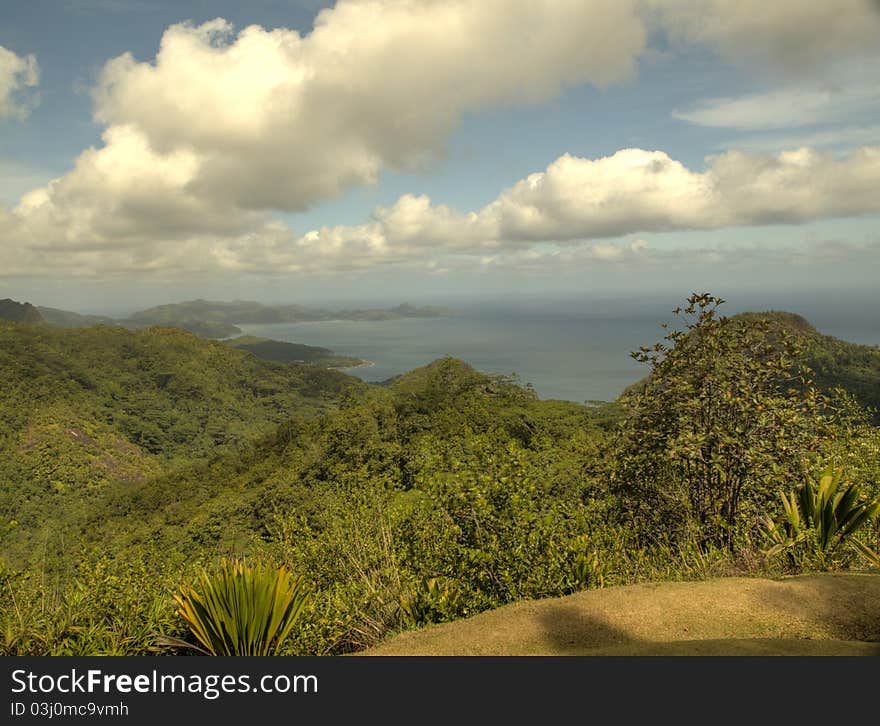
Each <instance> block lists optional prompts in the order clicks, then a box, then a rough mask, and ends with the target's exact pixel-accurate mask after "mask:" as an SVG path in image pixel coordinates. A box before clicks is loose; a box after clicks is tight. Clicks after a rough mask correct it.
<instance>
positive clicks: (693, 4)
mask: <svg viewBox="0 0 880 726" xmlns="http://www.w3.org/2000/svg"><path fill="white" fill-rule="evenodd" d="M645 8H648V9H649V10H650V11H651V12H652V13H653V15H654V17H655V18H656V19H658V22H660V23H661V24H663V25H662V27H665V28H666V30H667V33H668V34H670V35H671V36H672V37H673V38H674V39H676V40H678V41H681V42H683V43H687V44H694V43H698V44H704V45H706V46H707V47H709V48H711V49H713V50H714V51H716V52H718V53H720V54H722V55H723V56H725V57H729V58H732V59H742V58H746V57H747V58H749V59H750V61H754V62H756V63H758V64H760V63H763V62H768V63H772V64H774V66H775V67H778V68H782V69H787V70H790V71H794V72H797V73H804V72H810V73H813V74H814V75H815V74H817V73H818V75H820V76H821V75H822V73H827V72H829V71H828V69H833V68H835V67H837V66H836V65H835V64H839V63H842V62H843V61H844V60H845V59H847V58H849V59H852V58H856V57H858V58H861V59H863V58H866V57H870V56H871V55H872V54H876V53H877V49H878V46H877V43H876V37H878V34H877V32H876V31H877V29H878V22H880V20H878V16H877V14H876V12H875V11H874V10H872V6H871V5H870V3H869V2H868V0H840V2H838V3H833V4H832V3H811V2H804V1H803V0H778V1H777V2H775V3H768V2H766V0H736V1H734V0H701V2H697V0H664V2H660V1H659V0H529V1H528V2H516V3H512V2H510V1H509V0H481V2H471V1H470V0H342V1H341V2H339V3H338V4H337V6H336V7H334V8H332V9H328V10H324V11H322V12H321V13H320V14H319V15H318V17H317V20H316V23H315V27H314V29H313V31H312V32H311V33H309V34H307V35H301V34H300V33H298V32H297V31H294V30H289V29H284V28H281V29H276V30H265V29H263V28H260V27H257V26H251V27H248V28H245V29H243V30H242V31H241V32H239V33H236V32H234V30H233V28H232V27H231V26H230V25H229V24H228V23H227V22H226V21H225V20H222V19H217V20H214V21H211V22H209V23H205V24H203V25H201V26H198V27H193V26H190V25H185V24H184V25H175V26H172V27H170V28H168V29H167V31H166V32H165V33H164V35H163V37H162V41H161V45H160V48H159V52H158V53H157V56H156V58H155V59H154V60H153V61H151V62H139V61H137V60H135V59H134V58H133V57H132V56H131V55H129V54H126V55H123V56H120V57H119V58H116V59H114V60H111V61H110V62H108V63H107V64H106V66H105V67H104V69H103V71H102V73H101V76H100V81H99V83H98V86H97V88H96V89H95V118H96V119H97V120H98V121H99V122H101V123H103V124H104V125H105V126H106V129H105V132H104V134H103V145H102V146H100V147H98V148H92V149H88V150H86V151H84V152H83V153H82V154H81V155H80V156H79V157H78V159H77V160H76V163H75V166H74V168H73V169H72V170H71V171H70V172H69V173H68V174H66V175H65V176H62V177H60V178H58V179H55V180H53V181H52V182H50V183H49V184H47V185H46V186H44V187H42V188H39V189H35V190H33V191H31V192H29V193H28V194H26V195H25V196H24V197H22V199H21V201H20V202H19V204H18V205H17V206H16V207H15V208H14V209H13V210H12V211H8V212H4V211H2V210H0V227H2V229H3V234H4V236H3V243H2V245H0V267H3V268H4V269H5V270H6V271H7V274H32V273H35V272H36V271H38V270H41V269H43V270H47V269H57V270H62V269H64V270H69V271H70V273H71V274H94V275H101V274H129V273H133V272H145V273H149V272H157V273H158V272H162V273H169V274H172V273H179V274H184V273H185V274H196V273H197V272H201V271H211V270H215V271H216V270H226V271H231V272H236V271H242V272H252V273H254V274H273V273H285V272H302V271H309V270H338V269H364V268H367V267H370V266H373V265H377V264H420V265H428V266H430V265H433V266H434V267H435V269H447V265H446V264H445V262H444V260H445V259H446V258H452V257H455V258H456V259H468V260H470V261H471V262H473V260H475V259H477V260H480V259H483V260H495V261H496V262H497V260H500V259H508V258H511V259H512V258H513V257H514V256H516V257H517V259H519V260H520V261H521V262H522V264H526V263H527V262H528V260H529V259H537V258H539V257H540V256H541V255H542V254H544V252H542V251H541V248H540V246H541V245H548V244H549V245H551V246H553V245H556V246H557V247H558V248H559V249H558V250H557V255H562V254H569V253H571V254H574V252H573V250H575V249H577V250H579V251H578V253H577V255H581V256H580V257H572V258H571V259H580V260H587V259H589V260H592V261H593V262H597V263H598V262H602V261H605V262H610V263H615V264H616V263H619V262H624V261H630V260H634V259H644V258H645V256H646V255H648V254H649V252H650V249H649V248H645V247H644V246H642V247H638V246H637V247H633V246H632V245H630V244H629V243H627V244H624V245H623V246H622V247H621V246H620V245H619V244H618V243H614V244H611V243H609V242H607V241H599V242H596V241H595V240H608V239H613V238H615V237H619V236H622V235H623V236H625V235H633V234H642V233H650V232H662V231H666V230H676V229H681V230H691V229H708V228H716V227H722V226H732V225H753V224H769V223H800V222H804V221H809V220H813V219H818V218H822V217H834V216H846V215H855V214H863V213H869V212H875V211H878V201H877V198H876V196H877V195H876V194H873V193H872V192H873V190H874V189H876V188H877V185H878V182H880V171H878V170H880V160H878V159H880V152H878V148H877V147H868V148H864V149H862V150H860V151H856V152H853V153H852V154H851V155H850V156H848V157H846V158H842V159H838V158H836V157H833V156H830V155H827V154H823V153H820V152H818V151H815V150H807V149H803V150H800V151H794V152H787V153H784V154H776V155H772V154H748V153H744V152H728V153H725V154H721V155H720V156H718V157H715V158H713V159H710V160H709V162H708V167H707V168H706V169H703V170H695V169H689V168H688V167H686V166H685V165H684V164H682V163H681V162H679V161H677V160H675V159H672V158H670V157H669V156H668V155H667V154H666V153H664V152H662V151H650V150H641V149H625V150H622V151H619V152H618V153H616V154H614V155H612V156H609V157H606V158H602V159H582V158H577V157H574V156H569V155H565V156H562V157H560V158H559V159H557V160H556V161H554V162H553V163H552V164H551V165H550V166H548V168H547V169H546V170H545V171H543V172H541V173H538V174H533V175H531V176H529V177H528V178H526V179H523V180H522V181H520V182H518V183H517V184H514V185H513V186H511V187H510V188H509V189H507V190H505V191H503V192H502V193H501V194H500V195H499V196H498V198H497V199H496V200H495V201H494V202H492V203H491V204H489V205H487V206H486V207H484V208H483V209H479V210H473V211H470V212H460V211H458V210H455V209H453V208H451V207H448V206H445V205H434V204H432V202H431V200H430V199H428V198H427V197H425V196H418V195H404V196H403V197H401V198H400V199H399V200H398V201H397V202H396V203H395V204H394V205H391V206H390V207H388V208H380V209H377V210H376V211H375V212H374V214H373V215H372V217H371V218H370V219H368V220H366V221H365V222H364V223H363V224H361V225H354V226H336V227H324V228H321V229H318V230H313V231H310V232H307V233H306V234H301V235H297V234H295V233H293V232H292V231H291V230H289V229H287V228H286V227H284V226H283V225H281V224H279V223H278V222H275V221H273V220H272V219H271V216H270V214H271V211H272V210H286V211H296V210H302V209H305V208H308V207H309V206H311V205H313V204H315V203H317V202H319V201H322V200H325V199H328V198H332V197H334V196H335V195H337V194H339V193H340V192H342V191H343V190H345V189H346V188H348V187H351V186H353V185H362V184H370V183H372V182H374V181H375V180H376V179H377V178H378V176H379V174H380V172H381V171H382V170H383V169H395V170H412V169H418V168H420V167H422V166H424V165H425V164H428V163H430V162H431V161H433V160H435V159H437V158H438V157H440V156H442V154H443V150H444V143H445V140H446V138H447V137H448V135H449V133H450V132H451V130H452V129H453V128H454V127H455V126H456V124H457V123H458V122H459V121H460V119H461V118H462V116H464V115H465V114H467V113H472V112H476V111H479V110H481V109H483V108H486V107H491V106H495V107H497V106H506V105H514V104H528V103H539V102H541V101H544V100H546V99H548V98H551V97H552V96H554V95H555V94H558V93H559V92H560V91H561V90H563V89H564V88H566V87H569V86H574V85H579V84H584V83H592V84H594V85H597V86H605V85H608V84H611V83H614V82H618V81H621V80H625V79H627V78H628V77H630V76H631V75H632V74H633V73H634V72H635V69H636V64H637V62H638V60H639V58H640V57H641V56H642V54H643V53H644V52H645V43H646V30H645V16H644V11H645ZM640 13H641V14H640ZM4 52H5V53H7V54H8V55H6V56H3V55H2V54H0V69H2V68H3V66H2V62H3V59H4V58H6V59H8V58H9V57H12V58H14V59H17V60H16V63H17V64H18V65H16V66H15V70H14V71H11V73H12V75H11V76H10V75H9V73H10V72H8V73H7V77H9V78H12V79H13V80H14V83H15V84H17V85H15V86H14V88H13V90H12V91H6V92H4V91H3V89H4V88H5V86H3V85H2V84H3V83H4V81H3V78H4V76H3V73H2V70H0V113H2V112H3V109H7V108H13V109H16V110H15V111H14V112H11V111H8V110H7V111H6V114H7V115H10V114H11V115H18V116H20V115H21V114H22V113H23V112H22V111H21V108H23V107H22V106H20V105H17V106H7V105H6V104H8V103H9V100H8V99H11V98H18V96H17V95H16V94H17V93H18V92H19V91H20V90H21V88H22V87H29V86H28V84H35V83H36V81H37V67H36V61H35V60H33V58H32V57H31V56H28V57H27V58H25V59H22V58H19V57H18V56H15V55H14V54H11V53H10V52H9V51H4ZM853 62H854V61H853ZM22 64H23V65H22ZM7 65H9V64H7ZM9 67H11V66H9ZM820 71H821V72H820ZM822 82H823V83H825V82H826V81H825V80H823V81H822ZM811 83H812V85H811ZM817 89H818V90H817ZM825 89H826V86H817V85H816V84H815V82H810V83H806V82H804V83H801V84H795V85H794V86H791V87H790V88H789V89H788V90H783V91H779V92H774V93H777V94H781V95H777V96H776V97H773V98H770V97H768V96H767V95H766V94H765V95H763V96H755V97H751V98H742V99H718V100H716V101H715V102H713V103H707V104H705V105H703V106H701V107H699V108H694V109H685V110H684V111H682V112H681V114H682V116H683V117H685V115H687V117H688V118H689V120H692V121H694V122H699V123H711V124H716V125H717V124H718V123H720V122H721V121H720V120H719V119H723V118H727V119H728V120H726V121H724V123H725V124H727V123H730V119H731V118H734V119H737V120H736V123H734V125H733V126H734V128H771V127H773V128H775V127H776V126H777V125H779V117H780V116H781V115H783V114H784V113H789V115H790V116H791V113H790V109H787V108H785V107H786V106H796V105H797V104H798V103H800V104H801V106H802V107H803V106H804V105H805V104H806V106H807V108H806V111H804V110H801V111H800V112H799V113H801V114H802V116H803V117H804V118H802V119H801V120H800V121H797V120H795V123H806V122H809V123H812V120H811V119H815V118H819V117H821V118H828V117H829V114H832V109H833V107H834V105H835V96H834V94H835V93H836V94H837V96H836V99H837V101H840V100H841V99H843V100H844V101H847V99H849V101H847V102H849V103H851V105H858V104H859V103H861V104H863V105H864V103H866V102H867V101H866V97H865V96H858V97H857V96H854V95H853V94H854V91H853V90H852V89H850V90H846V89H844V90H834V89H833V88H832V90H831V91H827V94H830V95H822V94H825V93H826V90H825ZM873 89H874V86H871V85H870V82H869V81H866V82H865V85H864V87H863V91H864V93H865V94H867V98H868V101H870V102H871V103H873V101H871V99H875V100H876V97H875V96H874V95H871V94H873V93H874V90H873ZM860 92H861V91H860ZM4 94H5V95H4ZM786 94H788V95H786ZM768 100H775V111H774V112H773V113H771V114H767V113H766V102H767V101H768ZM15 103H18V101H15ZM774 116H775V119H774ZM804 119H806V120H804ZM792 123H793V122H792V120H791V118H789V120H788V121H785V124H787V125H789V126H790V125H792ZM590 241H592V244H588V243H587V242H590ZM566 246H567V247H566ZM559 259H561V258H559ZM493 264H494V263H493Z"/></svg>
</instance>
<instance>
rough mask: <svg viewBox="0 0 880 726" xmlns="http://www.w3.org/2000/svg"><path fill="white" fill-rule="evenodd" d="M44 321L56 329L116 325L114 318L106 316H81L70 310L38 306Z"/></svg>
mask: <svg viewBox="0 0 880 726" xmlns="http://www.w3.org/2000/svg"><path fill="white" fill-rule="evenodd" d="M37 310H39V312H40V315H42V316H43V319H44V320H45V321H46V322H47V323H49V325H52V326H54V327H56V328H88V327H89V326H91V325H116V324H117V323H116V321H115V320H114V319H113V318H109V317H107V316H106V315H81V314H80V313H74V312H71V311H70V310H59V309H58V308H46V307H43V306H42V305H38V306H37Z"/></svg>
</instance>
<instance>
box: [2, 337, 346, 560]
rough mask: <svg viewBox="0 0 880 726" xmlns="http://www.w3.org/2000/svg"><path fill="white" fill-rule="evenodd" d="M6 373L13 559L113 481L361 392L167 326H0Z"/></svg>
mask: <svg viewBox="0 0 880 726" xmlns="http://www.w3.org/2000/svg"><path fill="white" fill-rule="evenodd" d="M0 370H2V376H3V384H4V385H3V386H2V387H0V410H2V411H3V416H2V418H0V476H2V492H0V518H2V519H3V520H4V521H8V520H15V521H16V522H17V523H18V527H17V528H16V531H15V535H14V536H11V537H10V541H9V542H8V543H6V544H7V548H8V549H7V551H8V552H9V553H15V552H18V551H19V547H18V546H17V543H19V544H20V545H21V548H22V549H23V551H26V552H32V550H31V549H30V548H31V547H32V545H34V543H35V541H36V539H37V538H38V537H39V536H42V535H40V534H38V533H42V532H44V531H45V532H50V533H53V535H59V536H60V533H61V532H62V531H63V528H62V529H57V528H56V526H55V525H56V524H57V522H58V521H59V518H60V519H67V518H68V514H69V510H70V508H72V507H74V506H75V503H80V502H82V501H84V500H85V499H86V498H89V500H90V498H91V497H94V496H95V495H96V493H97V492H100V491H101V490H102V489H103V488H104V487H105V486H107V485H108V484H110V483H111V482H112V483H118V484H121V485H123V486H130V485H132V484H133V483H136V482H146V481H149V480H151V479H152V478H153V477H155V476H157V475H158V474H160V473H161V472H164V471H167V470H169V469H170V468H173V467H175V466H178V465H181V464H182V463H185V462H191V461H194V460H199V459H202V458H204V457H207V456H216V455H218V454H220V453H222V452H224V451H236V450H237V449H238V448H239V447H241V446H243V445H246V444H247V443H248V442H250V441H251V440H253V439H254V438H256V437H258V436H261V435H264V434H266V433H268V432H271V431H273V430H274V428H275V427H276V426H277V425H278V424H279V423H281V422H283V421H286V420H288V419H289V418H290V417H291V416H294V415H296V416H302V417H309V416H312V415H314V414H315V413H318V412H320V411H323V410H326V409H327V408H328V407H329V406H332V405H335V401H336V399H337V398H338V397H339V396H340V395H342V394H343V393H344V392H346V391H349V390H357V389H359V388H361V387H362V384H360V382H359V381H357V380H356V379H353V378H350V377H348V376H345V375H343V374H340V373H337V372H334V371H326V370H322V369H319V368H315V367H311V366H297V365H280V364H274V363H269V362H265V361H262V360H259V359H257V358H256V357H254V356H252V355H250V354H248V353H245V352H240V351H237V350H235V349H232V348H230V347H228V346H225V345H222V344H220V343H213V342H209V341H205V340H202V339H200V338H197V337H195V336H194V335H191V334H189V333H186V332H184V331H181V330H177V329H172V328H153V329H150V330H143V331H137V332H132V331H128V330H125V329H123V328H118V327H90V328H83V329H77V330H57V329H52V328H49V327H47V326H32V325H16V324H12V323H5V324H3V323H0ZM68 544H69V542H68ZM59 546H60V545H59Z"/></svg>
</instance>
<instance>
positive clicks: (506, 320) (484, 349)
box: [240, 299, 880, 401]
mask: <svg viewBox="0 0 880 726" xmlns="http://www.w3.org/2000/svg"><path fill="white" fill-rule="evenodd" d="M760 302H761V303H764V304H758V305H749V304H748V303H745V304H740V305H739V306H735V305H732V304H728V305H725V306H724V312H725V313H726V314H733V313H735V312H738V311H739V310H742V309H761V310H764V309H786V310H790V311H792V312H797V313H800V314H802V315H804V316H805V317H806V318H807V319H808V320H810V321H811V322H812V323H813V324H814V325H815V326H816V327H817V328H818V329H819V330H820V331H821V332H822V333H825V334H828V335H834V336H836V337H839V338H843V339H845V340H850V341H853V342H857V343H865V344H869V345H877V344H880V316H878V315H877V308H876V307H874V306H872V305H866V304H865V303H864V302H851V303H849V304H843V303H841V302H839V301H837V302H833V303H827V304H826V303H822V304H819V303H817V301H815V300H810V299H803V300H785V301H782V304H779V305H773V304H766V301H763V300H762V301H760ZM676 304H677V302H676V301H674V300H671V299H670V300H668V301H667V300H652V301H635V302H633V301H627V302H626V303H623V304H621V303H619V302H615V301H606V302H602V301H598V302H597V301H592V302H590V301H582V302H576V301H565V302H559V301H556V302H552V303H551V302H545V303H534V302H532V303H528V304H518V305H511V304H506V303H504V304H502V303H494V304H482V305H470V306H464V307H460V308H458V309H456V310H454V313H455V314H454V315H453V316H450V317H442V318H426V319H418V318H409V319H401V320H386V321H379V322H351V321H331V322H320V323H298V324H275V325H246V326H245V325H243V326H240V327H241V328H242V329H243V330H244V332H245V333H246V334H249V335H260V336H264V337H268V338H275V339H276V340H286V341H290V342H295V343H305V344H306V345H318V346H323V347H325V348H330V349H331V350H334V351H336V352H337V353H341V354H344V355H352V356H356V357H358V358H363V359H365V360H369V361H372V362H373V364H374V365H373V366H372V367H369V368H360V369H352V370H349V371H348V372H349V373H351V374H353V375H356V376H358V377H360V378H362V379H364V380H367V381H384V380H387V379H388V378H390V377H392V376H395V375H398V374H400V373H405V372H406V371H409V370H412V369H413V368H418V367H419V366H423V365H425V364H427V363H430V362H431V361H433V360H436V359H437V358H440V357H442V356H447V355H451V356H454V357H456V358H461V359H462V360H464V361H467V362H468V363H470V364H471V365H473V366H474V367H475V368H477V369H478V370H481V371H487V372H494V373H505V374H510V373H516V374H517V375H518V376H519V377H520V379H521V381H522V382H523V383H525V382H529V383H531V384H532V385H533V386H534V387H535V390H536V391H537V392H538V394H539V395H540V397H541V398H545V399H546V398H560V399H566V400H571V401H588V400H600V401H608V400H612V399H614V398H615V397H616V396H618V395H619V394H620V393H621V391H623V389H624V388H626V386H628V385H630V384H631V383H633V382H635V381H636V380H638V379H639V378H641V377H642V376H643V375H644V374H645V373H646V371H647V369H646V368H645V366H643V365H640V364H638V363H636V362H635V361H633V360H632V358H630V356H629V352H630V351H632V350H635V349H637V348H638V347H639V346H641V345H651V344H653V343H656V342H657V341H658V340H660V339H661V338H662V336H663V334H664V331H663V330H662V329H661V327H660V324H661V323H663V322H667V323H673V322H674V316H672V315H671V312H670V311H671V310H672V308H673V307H674V306H675V305H676Z"/></svg>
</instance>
